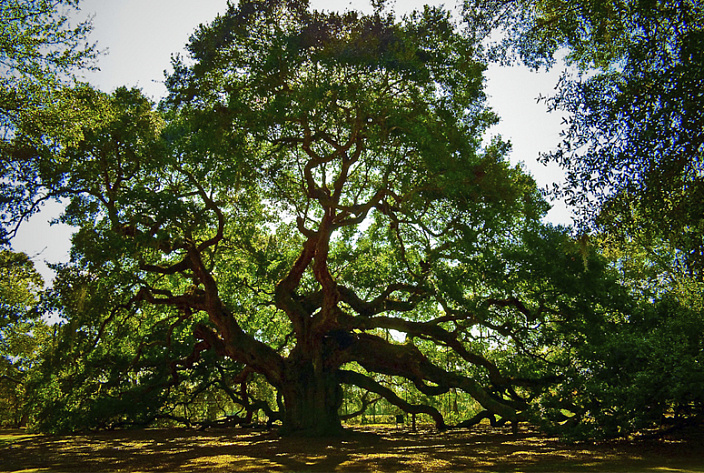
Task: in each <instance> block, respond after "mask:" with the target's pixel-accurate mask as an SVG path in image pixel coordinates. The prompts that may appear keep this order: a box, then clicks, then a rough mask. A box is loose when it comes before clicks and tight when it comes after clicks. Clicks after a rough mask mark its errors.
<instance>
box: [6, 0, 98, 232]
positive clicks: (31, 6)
mask: <svg viewBox="0 0 704 473" xmlns="http://www.w3.org/2000/svg"><path fill="white" fill-rule="evenodd" d="M77 11H78V2H77V0H0V23H1V24H2V30H1V31H0V155H1V156H2V160H0V176H1V178H2V179H1V180H0V190H1V191H2V195H3V196H4V198H3V199H2V200H0V212H1V213H0V222H2V225H1V226H0V243H5V242H6V241H7V239H8V238H9V237H12V236H13V235H14V233H15V232H16V230H17V227H18V226H19V224H20V223H21V222H22V220H23V219H25V218H28V217H29V216H30V215H32V214H33V213H35V212H37V211H38V210H39V208H38V205H36V204H37V203H38V202H41V200H40V199H37V198H36V197H37V195H38V194H40V193H41V192H42V189H41V187H40V186H39V183H38V182H36V181H35V178H36V172H37V170H36V165H37V164H36V163H35V162H34V161H33V156H34V153H35V152H36V151H37V148H38V147H41V148H44V149H43V152H45V153H47V152H50V148H51V145H52V143H51V141H52V140H53V139H54V138H55V137H57V136H63V137H64V138H66V137H68V136H69V135H70V134H71V131H72V129H75V123H76V122H77V121H79V120H80V118H79V117H80V110H77V109H76V108H75V107H74V106H73V104H72V103H71V101H70V100H67V97H66V94H67V88H68V87H69V86H70V85H71V84H73V83H74V82H75V80H76V77H75V75H76V74H77V73H78V71H80V70H83V69H86V68H90V67H92V65H93V61H94V59H95V57H96V54H97V52H96V50H95V47H94V45H92V44H90V43H88V41H87V36H88V34H89V32H90V30H91V24H90V22H89V21H85V22H82V23H79V24H76V25H74V24H72V23H71V21H70V17H71V16H75V14H76V12H77ZM7 205H13V206H14V207H13V208H12V209H11V211H6V210H10V209H6V208H5V207H6V206H7Z"/></svg>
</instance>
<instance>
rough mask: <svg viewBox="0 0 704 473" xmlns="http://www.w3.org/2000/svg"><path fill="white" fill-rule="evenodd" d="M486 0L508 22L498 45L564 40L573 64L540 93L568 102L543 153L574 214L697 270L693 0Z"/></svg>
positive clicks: (701, 33) (702, 194)
mask: <svg viewBox="0 0 704 473" xmlns="http://www.w3.org/2000/svg"><path fill="white" fill-rule="evenodd" d="M479 3H482V2H479ZM486 3H487V5H489V6H490V7H491V8H490V10H491V11H492V12H494V13H495V14H496V17H495V18H498V19H499V20H497V21H496V23H495V24H500V23H501V21H500V20H501V19H503V20H505V22H504V23H503V24H504V25H509V26H508V30H509V31H510V35H509V38H508V39H507V41H508V42H509V43H510V46H509V47H511V48H513V51H516V52H518V53H519V54H520V55H521V57H522V58H523V59H524V60H525V61H526V62H528V63H529V64H531V65H537V64H540V63H541V61H543V63H545V61H547V62H550V61H552V55H554V53H555V52H556V51H557V50H558V49H559V48H567V51H568V55H567V61H568V63H570V64H573V65H575V66H577V67H578V68H579V70H580V71H582V72H583V74H580V75H579V76H577V77H572V78H570V76H565V78H564V79H563V80H562V81H561V82H560V84H559V87H558V89H557V94H556V95H555V96H554V97H551V98H549V99H548V104H549V105H550V107H551V108H553V109H556V110H562V111H565V112H567V116H568V123H567V125H568V127H567V128H566V130H565V132H564V135H563V136H564V141H563V144H562V145H561V146H560V147H559V148H558V149H557V150H556V151H554V152H552V153H549V154H546V155H545V158H544V159H545V160H551V161H555V162H558V163H559V164H561V165H562V166H563V167H564V168H565V170H566V171H567V182H566V185H565V186H564V187H563V188H562V191H561V192H562V195H563V196H564V197H565V198H566V199H567V201H568V202H569V203H571V204H573V205H575V206H576V208H578V209H581V211H582V212H583V219H582V223H583V224H585V225H588V226H589V227H590V228H593V229H596V230H597V231H599V232H608V233H609V234H611V235H612V236H614V237H618V238H619V239H621V240H630V239H635V240H638V241H641V242H642V243H645V242H648V241H650V240H652V241H653V242H655V244H657V241H659V240H666V241H668V242H669V244H670V245H672V247H673V249H674V250H676V251H677V252H678V253H679V255H678V259H679V261H680V262H681V263H683V264H685V265H686V266H687V268H688V271H690V272H692V274H694V273H696V274H698V277H699V278H701V266H702V261H703V260H702V258H703V256H702V255H704V253H703V251H704V233H703V231H704V230H703V229H704V223H703V221H702V215H704V209H703V208H702V205H703V204H702V202H704V190H703V189H704V181H703V177H702V176H703V173H702V162H703V161H704V159H702V150H703V149H704V132H703V131H702V130H704V127H703V126H702V124H703V123H704V117H703V116H702V110H703V109H704V107H703V105H704V102H702V101H703V100H704V98H703V96H702V93H701V90H702V85H704V82H703V81H704V74H703V73H702V71H703V70H704V63H703V59H702V58H703V57H704V56H703V55H702V50H703V48H702V45H703V44H704V43H702V41H703V38H704V9H703V8H702V6H701V5H700V3H699V2H695V1H685V2H670V1H630V0H624V1H618V2H603V1H591V0H590V1H577V2H563V1H548V2H532V1H528V2H486ZM510 9H513V10H514V11H520V12H521V13H520V14H516V13H512V14H510V13H509V12H508V11H507V10H510ZM468 11H469V12H470V13H472V12H474V10H471V9H470V10H468ZM475 16H476V15H475ZM469 17H470V19H473V18H474V17H473V16H472V15H469Z"/></svg>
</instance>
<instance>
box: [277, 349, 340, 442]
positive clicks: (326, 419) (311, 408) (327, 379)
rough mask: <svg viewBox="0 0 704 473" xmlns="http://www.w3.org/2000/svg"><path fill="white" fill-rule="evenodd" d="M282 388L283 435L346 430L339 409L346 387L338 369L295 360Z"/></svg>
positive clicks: (331, 433)
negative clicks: (341, 383) (327, 369)
mask: <svg viewBox="0 0 704 473" xmlns="http://www.w3.org/2000/svg"><path fill="white" fill-rule="evenodd" d="M316 365H317V366H316ZM287 368H288V369H287V372H286V381H285V383H284V385H283V386H282V387H281V392H282V395H283V399H284V413H283V424H284V425H283V428H282V430H281V433H282V434H283V435H297V436H310V437H322V436H330V435H340V434H341V433H342V431H343V429H342V423H341V421H340V415H339V408H340V406H341V405H342V397H343V396H342V388H341V386H340V382H339V379H338V377H337V375H336V373H335V372H334V371H326V370H323V369H321V368H320V365H319V364H317V363H315V362H313V361H307V362H300V361H299V362H298V363H291V364H290V365H289V366H288V367H287Z"/></svg>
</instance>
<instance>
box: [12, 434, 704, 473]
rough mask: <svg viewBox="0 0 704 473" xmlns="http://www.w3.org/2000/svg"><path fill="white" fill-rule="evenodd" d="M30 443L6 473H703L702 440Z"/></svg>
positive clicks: (465, 437) (367, 437) (210, 437)
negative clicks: (323, 472)
mask: <svg viewBox="0 0 704 473" xmlns="http://www.w3.org/2000/svg"><path fill="white" fill-rule="evenodd" d="M16 435H20V437H14V436H16ZM21 435H23V434H22V433H21V432H0V471H13V472H18V471H23V472H35V471H36V472H39V471H41V472H64V471H72V472H73V471H109V472H120V471H124V472H138V471H139V472H177V471H183V472H211V471H216V472H226V471H227V472H230V471H290V472H321V471H394V472H400V471H408V472H411V471H412V472H415V471H428V472H440V471H443V472H444V471H526V472H532V471H536V472H537V471H623V472H625V471H628V472H631V471H642V472H662V471H669V472H673V471H674V472H704V441H702V437H701V435H699V436H697V437H693V438H692V439H689V440H688V441H675V440H661V441H651V442H645V443H643V442H639V443H628V442H620V443H607V444H589V445H586V444H582V445H568V444H564V443H561V442H560V441H558V440H557V439H554V438H550V437H546V436H543V435H540V434H537V433H535V432H534V431H532V430H530V429H522V430H521V431H520V432H519V434H518V435H512V434H510V432H508V431H504V430H498V429H491V428H488V427H486V426H477V427H475V428H474V429H472V430H461V431H450V432H443V433H441V432H436V431H432V430H425V431H420V432H417V433H413V432H409V431H406V430H396V429H393V428H375V429H355V430H352V431H351V432H350V435H348V436H346V437H343V438H336V439H309V438H306V439H297V438H279V437H278V436H277V435H276V433H275V432H261V431H252V430H244V429H230V430H211V431H207V432H196V431H192V430H185V429H183V430H182V429H168V430H159V429H154V430H151V429H148V430H136V431H119V432H100V433H95V434H90V435H75V436H41V435H40V436H26V435H25V436H24V437H21ZM13 439H14V440H13Z"/></svg>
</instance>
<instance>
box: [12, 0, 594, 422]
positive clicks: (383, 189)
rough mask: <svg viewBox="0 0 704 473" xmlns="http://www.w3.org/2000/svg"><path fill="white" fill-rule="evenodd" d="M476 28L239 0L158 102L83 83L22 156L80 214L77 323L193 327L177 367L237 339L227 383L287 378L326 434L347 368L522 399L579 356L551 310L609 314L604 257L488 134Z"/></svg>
mask: <svg viewBox="0 0 704 473" xmlns="http://www.w3.org/2000/svg"><path fill="white" fill-rule="evenodd" d="M473 38H474V35H471V34H466V33H462V32H460V31H459V30H458V29H457V28H456V26H455V25H454V24H453V22H452V21H451V19H450V16H449V14H448V13H447V12H446V11H444V10H442V9H435V8H426V9H425V10H424V11H423V12H419V13H416V14H413V15H411V16H409V17H406V18H405V19H403V20H402V21H400V22H397V21H395V20H394V19H393V17H392V16H390V15H388V16H387V15H385V14H383V13H382V12H381V11H377V12H376V13H374V14H372V15H367V16H365V15H361V14H358V13H355V12H349V13H345V14H334V13H319V12H311V11H310V10H309V9H308V7H307V4H306V3H305V2H303V1H277V0H266V1H265V0H249V1H242V2H240V3H239V5H238V6H237V7H234V6H231V7H230V8H229V9H228V11H227V12H226V13H224V14H223V15H222V16H219V17H218V18H216V19H215V21H213V22H212V23H211V24H210V25H205V26H202V27H201V28H200V29H199V30H198V31H197V32H196V33H195V34H194V35H193V37H192V39H191V42H190V45H189V51H190V57H189V58H186V59H177V60H176V61H175V62H174V72H173V73H172V74H171V75H170V76H169V77H168V80H167V85H168V88H169V91H170V94H169V97H168V99H167V100H165V101H164V102H163V103H162V104H161V106H160V109H159V111H155V110H154V109H153V107H152V105H151V104H150V103H149V102H148V101H147V100H146V99H144V98H143V97H142V96H141V94H140V93H139V92H138V91H134V90H131V91H130V90H126V89H119V90H117V91H115V92H114V93H113V94H110V95H106V94H103V93H99V92H96V91H94V90H92V89H90V88H87V87H79V88H76V89H75V90H73V92H72V94H71V100H73V101H74V103H75V107H76V108H77V109H80V110H86V111H87V112H86V113H85V114H84V118H83V121H82V123H81V126H80V132H78V133H72V134H71V136H70V139H64V140H62V139H61V137H58V138H56V139H55V140H53V141H51V143H52V146H51V147H40V148H38V152H37V153H36V154H35V155H34V157H33V158H32V159H31V160H29V161H28V163H29V164H30V165H31V166H32V171H33V172H32V177H33V179H34V180H33V181H32V184H33V185H36V186H37V188H40V189H41V193H39V194H37V195H38V198H41V199H46V198H51V197H54V198H63V199H66V200H67V202H68V205H67V208H66V214H65V216H64V217H63V218H64V220H65V221H66V222H67V223H70V224H72V225H75V226H77V227H78V228H79V230H78V231H77V233H76V234H75V236H74V239H73V252H72V262H71V264H69V265H67V266H65V267H64V268H63V269H62V270H61V273H60V276H59V283H58V284H57V288H58V289H57V290H58V291H61V290H64V291H67V292H69V293H70V297H69V298H64V301H65V302H66V301H67V305H65V307H64V315H65V316H66V317H67V318H68V319H69V320H68V323H67V326H68V327H69V328H70V329H71V330H73V331H74V336H73V338H70V337H69V338H68V339H67V340H74V342H75V343H79V342H78V341H79V340H87V342H86V345H88V346H90V347H95V346H97V345H99V344H100V342H101V340H106V339H110V338H111V337H112V339H113V340H117V337H116V335H115V334H116V333H123V332H124V330H125V327H134V330H130V333H131V334H132V335H133V339H130V340H129V341H127V342H125V343H124V344H121V346H122V347H124V346H126V345H128V344H132V348H131V349H132V353H134V354H135V355H134V356H135V360H132V361H130V362H127V363H126V364H125V365H124V366H127V367H130V368H134V367H135V366H138V365H139V362H138V360H139V358H140V357H141V356H143V355H144V354H145V353H147V351H149V350H152V351H153V350H154V349H157V348H159V347H165V348H164V350H165V351H168V350H169V348H170V347H171V344H172V343H176V342H175V341H174V339H175V336H174V334H176V333H177V332H178V333H183V332H184V330H185V331H187V332H189V333H190V339H189V338H188V337H183V336H180V337H179V343H182V342H183V340H186V341H188V340H190V342H191V346H190V349H191V351H190V353H188V354H187V356H185V355H184V358H183V359H181V360H173V362H172V365H171V366H174V367H175V368H174V373H175V372H176V371H177V369H176V368H177V367H178V366H192V365H193V364H194V363H197V362H198V360H200V359H201V358H202V357H204V356H205V355H206V354H211V353H216V354H218V355H219V356H222V357H226V358H229V359H231V360H232V361H233V362H235V363H236V364H237V366H240V367H241V369H242V372H241V373H240V375H238V376H237V379H238V382H239V381H242V380H246V379H247V376H248V374H249V373H253V374H256V375H257V376H261V377H263V379H265V380H266V382H268V383H269V384H270V385H271V386H272V387H273V388H274V389H275V390H276V392H277V393H278V405H277V406H275V407H272V406H268V407H267V408H268V409H269V411H272V415H274V414H273V410H277V411H278V414H276V415H277V416H280V417H281V419H282V421H283V426H284V427H283V428H284V431H285V432H290V433H306V434H313V435H324V434H330V433H336V432H339V431H340V430H341V417H340V407H341V404H342V400H343V395H344V389H345V386H356V387H357V388H360V389H362V390H365V391H368V392H371V393H374V394H375V395H378V396H381V397H383V398H385V399H386V400H387V401H388V402H390V403H391V404H393V405H395V406H397V407H398V408H399V409H400V410H403V411H405V412H408V413H413V414H419V413H423V414H427V415H429V416H430V417H431V418H432V419H433V420H434V422H435V423H436V425H437V427H439V428H445V427H446V424H445V419H444V418H443V416H442V415H441V413H440V411H439V410H438V409H437V408H435V407H433V406H432V404H431V403H422V402H415V401H412V400H410V401H409V400H408V397H407V396H402V395H400V393H399V392H398V390H395V388H394V386H393V385H392V384H391V383H389V382H387V381H388V380H389V379H403V380H405V381H406V382H407V383H409V384H410V385H412V386H413V387H414V389H415V390H417V392H419V393H421V394H422V395H424V396H426V397H428V398H431V397H433V396H436V395H441V394H443V393H447V392H448V391H450V390H461V391H463V392H465V393H467V394H468V395H470V396H471V397H472V398H474V399H475V400H476V401H477V402H478V403H479V404H480V405H481V406H482V408H483V409H485V410H486V414H485V415H493V416H499V417H500V418H502V419H503V420H504V421H513V422H518V421H521V420H524V419H527V418H528V409H529V405H530V404H529V401H530V400H531V399H532V398H534V397H535V396H537V395H539V394H540V393H541V390H542V389H543V388H544V386H545V385H546V384H547V383H548V382H550V381H554V380H556V379H557V378H556V377H555V376H554V375H556V374H559V373H558V372H559V370H560V366H565V364H568V363H566V362H565V360H568V358H569V357H565V356H564V354H565V353H568V352H569V350H563V349H561V348H560V343H559V341H557V340H558V338H559V336H560V335H559V333H560V331H559V330H556V327H558V326H560V325H561V324H562V325H565V324H566V325H567V326H569V324H576V325H574V327H577V326H578V325H579V324H588V323H589V320H590V319H589V317H590V316H591V317H592V319H593V318H594V317H597V316H598V314H599V310H600V309H599V308H598V307H597V306H596V305H595V304H594V303H593V300H594V293H595V291H599V290H601V289H602V286H599V284H600V283H598V282H595V281H597V280H598V278H599V276H598V275H599V274H601V273H600V272H599V271H600V269H599V268H598V267H595V266H594V265H593V264H587V260H588V259H589V258H588V254H587V250H586V249H584V248H582V249H580V247H579V246H578V245H574V244H572V243H569V242H568V241H567V239H566V238H565V236H564V235H563V234H562V233H561V232H559V231H555V230H552V229H549V228H542V227H541V224H540V222H539V218H540V217H541V215H542V214H543V212H544V210H545V208H546V204H545V203H544V201H543V200H542V198H541V197H540V194H539V192H538V191H537V189H536V187H535V184H534V182H533V180H532V179H531V178H530V177H529V176H528V175H526V174H525V172H524V171H523V170H522V169H521V168H520V167H512V166H511V165H510V164H509V163H508V161H507V159H506V153H507V151H508V148H509V147H508V145H507V144H506V143H503V142H502V141H500V140H498V139H494V140H488V139H486V138H485V137H484V132H485V131H486V129H487V127H489V126H490V125H491V124H493V123H495V121H496V117H495V116H494V115H493V114H492V113H491V111H490V110H488V109H487V107H486V104H485V97H484V94H483V92H482V86H483V78H482V72H483V70H484V65H483V64H482V63H480V62H478V61H477V60H476V59H475V58H476V57H477V55H476V50H477V48H478V47H479V45H478V44H477V43H476V42H475V39H473ZM45 141H46V140H45ZM17 208H18V209H20V210H21V206H19V205H18V206H17ZM10 209H12V206H10ZM602 269H603V268H602ZM585 285H586V287H587V289H588V290H585V289H584V286H585ZM62 288H63V289H62ZM96 288H98V289H96ZM91 289H92V290H91ZM94 291H98V292H94ZM59 309H60V307H59ZM603 310H605V309H603ZM590 314H591V315H590ZM93 315H95V318H100V317H102V319H100V320H101V321H100V323H97V322H96V320H93V321H92V322H91V320H90V319H91V317H92V316H93ZM72 317H73V318H75V319H74V322H75V323H72V321H71V318H72ZM130 321H131V322H130ZM130 324H131V325H130ZM148 324H153V327H155V330H156V329H159V328H160V330H161V332H160V333H161V334H162V335H163V338H161V339H160V340H154V339H153V338H150V337H149V336H148V335H144V330H145V327H147V326H148ZM140 337H141V338H140ZM546 343H547V344H550V343H551V344H552V345H553V348H550V347H546ZM438 348H441V349H442V350H443V351H444V352H445V353H446V354H448V353H451V354H452V360H453V362H452V363H449V362H448V360H449V355H446V356H445V360H444V362H441V361H440V360H441V358H440V357H438V356H437V351H438ZM180 353H181V355H183V353H182V350H181V352H180ZM550 358H552V360H551V359H550ZM122 362H124V360H123V361H121V362H120V363H122ZM115 363H116V364H117V363H118V362H117V361H115ZM106 369H107V367H106ZM154 369H156V368H154V367H153V366H152V367H149V368H148V369H147V368H145V370H146V371H145V372H143V373H141V374H138V375H135V377H134V378H132V382H139V381H140V380H144V379H146V378H148V377H149V376H150V375H151V374H150V373H154ZM149 370H151V371H149ZM174 375H175V374H174ZM103 378H104V379H103ZM101 379H102V380H101ZM111 379H112V377H111V376H107V375H105V376H103V377H102V378H101V376H100V375H99V374H98V375H96V378H95V383H96V386H97V388H96V389H97V390H98V391H99V390H100V389H101V388H102V387H103V386H105V389H108V387H109V386H110V383H113V381H111ZM244 397H245V398H246V396H244ZM470 423H471V422H470Z"/></svg>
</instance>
